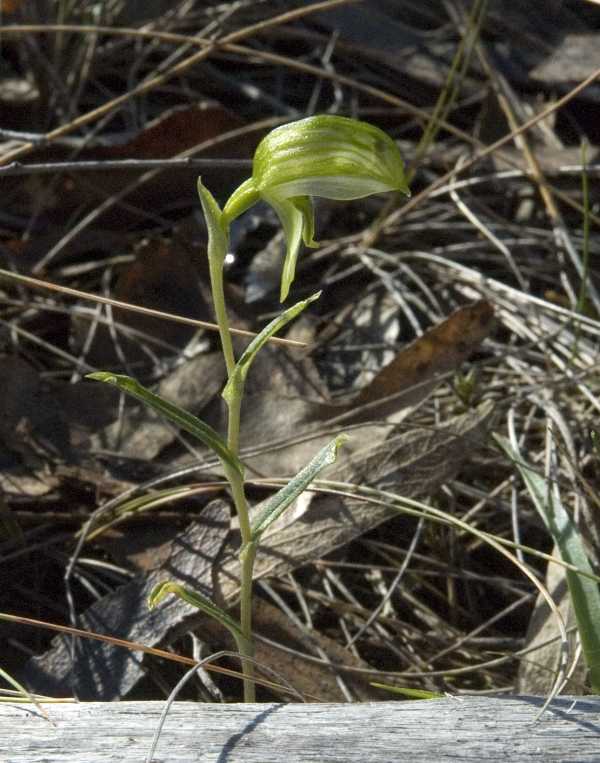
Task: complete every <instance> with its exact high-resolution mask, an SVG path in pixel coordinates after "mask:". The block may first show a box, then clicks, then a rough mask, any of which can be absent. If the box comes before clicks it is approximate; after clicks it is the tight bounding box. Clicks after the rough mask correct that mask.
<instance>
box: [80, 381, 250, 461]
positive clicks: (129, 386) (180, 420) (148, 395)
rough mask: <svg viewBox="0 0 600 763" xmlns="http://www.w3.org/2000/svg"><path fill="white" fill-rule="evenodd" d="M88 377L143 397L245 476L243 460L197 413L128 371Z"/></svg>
mask: <svg viewBox="0 0 600 763" xmlns="http://www.w3.org/2000/svg"><path fill="white" fill-rule="evenodd" d="M86 378H88V379H94V380H95V381H101V382H105V383H107V384H113V385H114V386H115V387H118V388H119V389H120V390H121V391H122V392H126V393H127V394H128V395H131V397H134V398H136V399H137V400H140V401H141V402H142V403H144V404H145V405H147V406H148V407H150V408H152V409H154V410H155V411H157V412H158V413H160V414H162V415H163V416H164V417H165V418H167V419H168V420H169V421H170V422H172V423H173V424H176V425H177V426H178V427H180V428H181V429H183V430H185V431H186V432H189V434H191V435H193V436H194V437H196V438H197V439H198V440H200V441H201V442H203V443H204V444H205V445H206V446H207V447H209V448H211V450H213V451H214V452H215V453H216V454H217V456H218V457H219V459H220V460H221V462H222V463H224V464H227V465H228V466H230V467H231V468H232V469H235V471H237V472H239V474H240V475H242V476H243V474H244V467H243V465H242V463H241V461H240V460H239V459H238V458H237V457H236V456H235V455H234V454H233V453H232V452H231V451H230V450H229V448H228V447H227V444H226V443H225V441H224V440H223V438H222V437H221V436H220V435H219V433H218V432H215V430H214V429H213V428H212V427H210V426H209V425H208V424H205V423H204V422H203V421H200V419H199V418H197V417H196V416H193V415H192V414H191V413H188V411H186V410H184V409H183V408H180V407H179V406H177V405H175V404H174V403H170V402H169V401H168V400H164V399H163V398H162V397H160V396H159V395H155V394H154V392H150V390H149V389H146V388H145V387H144V386H142V385H141V384H140V383H139V382H138V381H136V380H135V379H132V378H131V377H130V376H125V375H124V374H113V373H110V372H108V371H96V372H95V373H92V374H87V376H86Z"/></svg>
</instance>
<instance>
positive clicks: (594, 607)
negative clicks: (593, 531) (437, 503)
mask: <svg viewBox="0 0 600 763" xmlns="http://www.w3.org/2000/svg"><path fill="white" fill-rule="evenodd" d="M494 438H495V440H496V442H497V443H498V444H499V445H500V447H501V448H502V450H504V452H505V453H506V455H507V456H508V457H509V458H510V459H511V460H512V461H513V462H514V464H515V466H516V467H517V469H518V470H519V472H520V473H521V476H522V478H523V481H524V482H525V485H526V487H527V490H528V491H529V495H530V496H531V499H532V501H533V503H534V505H535V507H536V509H537V510H538V512H539V514H540V516H541V517H542V520H543V521H544V524H545V525H546V527H547V528H548V531H549V533H550V534H551V536H552V539H553V540H554V543H555V544H556V545H557V546H558V549H559V551H560V555H561V557H562V559H563V561H564V562H568V563H569V564H572V565H574V566H575V567H577V568H578V569H579V570H581V571H582V572H583V573H587V574H593V570H592V566H591V564H590V562H589V559H588V557H587V554H586V552H585V547H584V545H583V541H582V538H581V535H580V534H579V532H578V530H577V527H576V526H575V523H574V522H573V520H572V519H571V516H570V515H569V513H568V511H567V510H566V509H565V507H564V506H563V504H562V502H561V500H560V495H559V492H558V488H557V487H556V486H555V487H554V488H550V489H549V487H548V484H547V481H546V480H545V479H544V477H542V476H541V475H539V474H538V473H537V472H536V471H535V470H534V469H532V468H531V467H530V466H528V465H527V464H526V463H525V462H524V461H523V459H522V458H521V454H520V453H519V452H518V451H516V450H515V449H514V448H513V446H512V444H511V442H510V441H509V440H507V439H506V438H505V437H501V436H500V435H494ZM566 577H567V585H568V586H569V594H570V597H571V604H572V606H573V612H574V613H575V619H576V620H577V627H578V629H579V637H580V639H581V647H582V649H583V655H584V658H585V662H586V665H587V666H588V669H589V671H590V680H591V684H592V688H593V690H594V691H595V692H598V691H600V589H599V588H598V585H597V583H595V582H594V581H593V580H591V579H590V578H588V577H583V575H580V574H578V572H575V571H574V570H569V569H567V570H566Z"/></svg>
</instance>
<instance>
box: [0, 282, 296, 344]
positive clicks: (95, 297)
mask: <svg viewBox="0 0 600 763" xmlns="http://www.w3.org/2000/svg"><path fill="white" fill-rule="evenodd" d="M2 278H6V279H8V280H10V281H17V282H18V283H22V284H25V285H26V286H31V287H33V288H34V289H47V290H48V291H58V292H61V293H62V294H68V295H69V296H71V297H78V298H79V299H88V300H91V301H92V302H100V303H101V304H103V305H111V306H112V307H120V308H122V309H123V310H130V311H131V312H133V313H142V314H144V315H152V316H154V317H155V318H162V319H163V320H167V321H174V322H175V323H186V324H187V325H188V326H196V327H197V328H203V329H207V330H208V331H218V330H219V327H218V326H216V325H215V324H214V323H208V322H207V321H198V320H196V319H195V318H186V316H185V315H176V314H174V313H163V312H162V311H161V310H153V309H152V308H151V307H142V306H141V305H132V304H131V303H129V302H120V301H119V300H118V299H111V298H110V297H101V296H100V295H99V294H91V293H90V292H87V291H80V290H79V289H71V288H70V287H69V286H61V285H60V284H56V283H51V282H50V281H40V280H39V279H38V278H32V277H31V276H24V275H21V274H20V273H11V272H10V270H3V269H2V268H0V279H2ZM231 331H232V332H233V333H235V334H239V335H240V336H247V337H254V336H256V334H255V333H254V332H252V331H245V330H244V329H234V328H232V329H231ZM269 341H271V342H276V343H277V344H285V345H288V346H291V347H306V343H305V342H298V341H296V340H295V339H281V338H278V337H272V338H271V339H270V340H269Z"/></svg>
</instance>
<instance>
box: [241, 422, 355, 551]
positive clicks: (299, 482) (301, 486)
mask: <svg viewBox="0 0 600 763" xmlns="http://www.w3.org/2000/svg"><path fill="white" fill-rule="evenodd" d="M347 439H348V438H347V436H346V435H344V434H341V435H338V436H337V437H336V438H335V439H334V440H331V442H329V443H328V444H327V445H325V447H324V448H321V450H320V451H319V452H318V453H317V455H316V456H315V457H314V458H313V459H312V461H310V462H309V463H308V464H307V465H306V466H305V467H304V469H302V470H301V471H299V472H298V474H297V475H296V476H295V477H293V479H291V480H290V481H289V482H288V484H287V485H286V486H285V487H282V488H281V490H279V491H278V492H277V493H275V495H274V496H272V497H271V498H270V499H269V500H268V501H267V503H266V506H265V507H264V508H263V510H262V511H261V513H260V516H259V517H258V519H257V520H256V522H255V523H254V526H253V527H252V540H253V541H256V542H258V541H259V540H260V537H261V535H262V534H263V533H264V531H265V530H266V529H267V527H269V525H270V524H272V523H273V522H274V521H275V520H276V519H277V518H278V517H279V516H280V515H281V514H282V513H283V512H284V511H285V510H286V509H287V508H288V506H289V505H290V504H291V503H293V502H294V501H295V500H296V498H298V496H299V495H300V494H301V493H303V492H304V491H305V490H306V488H307V487H308V486H309V485H310V483H311V482H312V481H313V480H314V479H315V477H316V476H317V475H318V474H319V472H321V471H322V470H323V469H324V468H325V467H326V466H329V465H330V464H333V463H334V461H335V460H336V458H337V452H338V449H339V448H340V446H341V445H342V444H343V443H344V442H345V441H346V440H347Z"/></svg>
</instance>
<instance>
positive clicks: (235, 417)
mask: <svg viewBox="0 0 600 763" xmlns="http://www.w3.org/2000/svg"><path fill="white" fill-rule="evenodd" d="M224 240H226V239H222V238H221V237H220V236H219V237H217V236H214V237H212V239H211V241H210V242H209V247H208V263H209V273H210V284H211V290H212V297H213V304H214V308H215V317H216V319H217V324H218V326H219V334H220V337H221V346H222V348H223V357H224V358H225V366H226V368H227V377H228V378H231V376H232V374H233V371H234V368H235V356H234V354H233V343H232V341H231V332H230V330H229V319H228V317H227V310H226V307H225V292H224V288H223V263H224V261H225V255H226V254H227V252H226V250H225V247H224V246H223V241H224ZM227 403H228V404H227V414H228V415H227V447H228V448H229V450H230V452H231V453H233V454H235V456H236V457H237V455H238V453H239V447H240V446H239V439H240V437H239V434H240V413H241V407H242V396H241V394H240V393H234V394H233V395H232V396H231V399H229V400H228V401H227ZM224 471H225V477H226V479H227V481H228V482H229V486H230V488H231V495H232V497H233V502H234V505H235V510H236V512H237V515H238V519H239V523H240V534H241V536H242V547H245V546H246V545H247V544H249V543H250V542H251V540H252V530H251V528H250V516H249V510H248V502H247V500H246V492H245V490H244V478H243V477H242V475H241V474H240V473H239V472H237V471H236V470H235V469H232V468H231V467H229V466H228V465H227V464H225V465H224ZM254 556H255V554H254V553H252V554H250V555H246V556H244V559H243V560H242V572H241V598H240V620H241V627H242V634H243V638H241V639H236V641H237V648H238V651H239V652H240V654H241V655H242V672H243V674H244V702H254V701H255V698H256V695H255V687H254V681H253V680H252V678H253V677H254V665H253V663H252V662H250V661H249V660H244V659H243V658H244V657H253V656H254V643H253V640H252V574H253V567H254Z"/></svg>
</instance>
